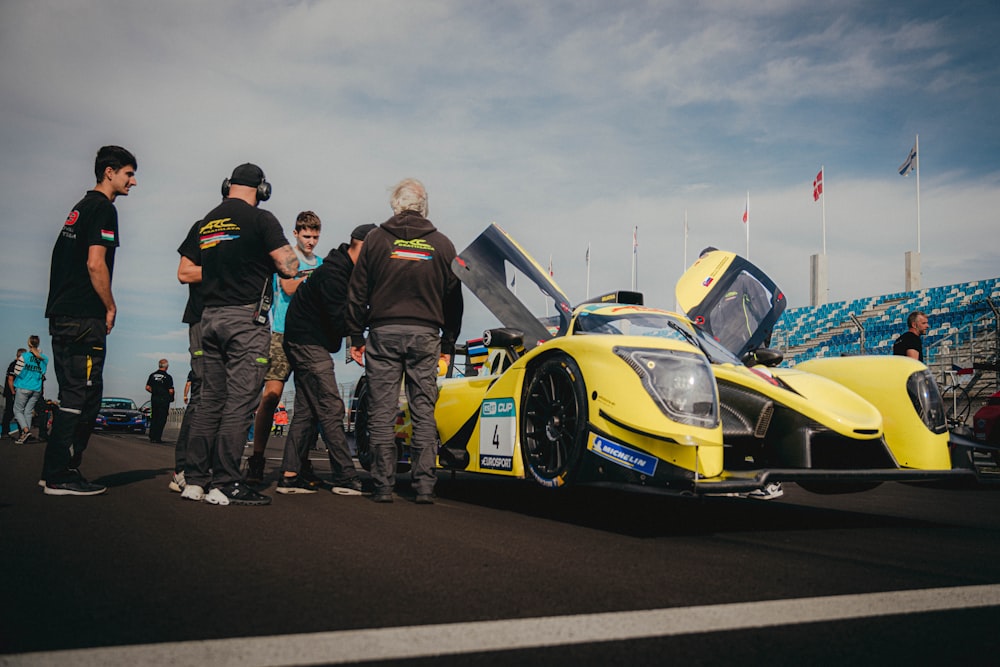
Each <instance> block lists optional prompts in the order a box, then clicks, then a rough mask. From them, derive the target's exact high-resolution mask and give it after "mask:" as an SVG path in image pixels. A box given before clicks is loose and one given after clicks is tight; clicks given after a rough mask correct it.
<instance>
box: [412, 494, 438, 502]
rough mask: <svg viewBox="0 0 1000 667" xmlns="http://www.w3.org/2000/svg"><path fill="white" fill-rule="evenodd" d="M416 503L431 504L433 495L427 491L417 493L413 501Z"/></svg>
mask: <svg viewBox="0 0 1000 667" xmlns="http://www.w3.org/2000/svg"><path fill="white" fill-rule="evenodd" d="M413 502H415V503H416V504H418V505H433V504H434V496H433V495H431V494H429V493H418V494H417V497H416V499H415V500H414V501H413Z"/></svg>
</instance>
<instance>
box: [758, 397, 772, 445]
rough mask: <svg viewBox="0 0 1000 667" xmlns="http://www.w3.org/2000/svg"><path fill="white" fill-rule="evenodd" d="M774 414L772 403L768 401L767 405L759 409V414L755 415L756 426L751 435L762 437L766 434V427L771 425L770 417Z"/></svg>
mask: <svg viewBox="0 0 1000 667" xmlns="http://www.w3.org/2000/svg"><path fill="white" fill-rule="evenodd" d="M773 416H774V403H773V402H772V401H768V402H767V405H765V406H764V408H763V409H762V410H761V411H760V416H759V417H757V426H756V428H754V430H753V435H754V437H755V438H763V437H764V436H766V435H767V429H768V427H769V426H770V425H771V417H773Z"/></svg>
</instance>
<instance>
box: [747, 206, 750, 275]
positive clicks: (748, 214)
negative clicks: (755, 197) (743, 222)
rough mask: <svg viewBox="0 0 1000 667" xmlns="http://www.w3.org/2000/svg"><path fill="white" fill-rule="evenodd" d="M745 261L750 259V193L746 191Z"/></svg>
mask: <svg viewBox="0 0 1000 667" xmlns="http://www.w3.org/2000/svg"><path fill="white" fill-rule="evenodd" d="M747 259H750V191H749V190H747Z"/></svg>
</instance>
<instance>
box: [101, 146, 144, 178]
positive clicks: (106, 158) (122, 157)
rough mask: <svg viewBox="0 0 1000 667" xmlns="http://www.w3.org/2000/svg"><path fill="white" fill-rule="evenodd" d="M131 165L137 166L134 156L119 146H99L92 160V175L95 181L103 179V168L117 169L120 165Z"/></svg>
mask: <svg viewBox="0 0 1000 667" xmlns="http://www.w3.org/2000/svg"><path fill="white" fill-rule="evenodd" d="M128 166H132V167H135V168H136V169H138V168H139V163H138V162H136V159H135V156H134V155H132V153H131V152H129V151H127V150H125V149H124V148H122V147H121V146H101V149H100V150H99V151H97V158H96V159H95V160H94V176H96V177H97V182H98V183H100V182H101V181H103V180H104V170H105V169H107V168H108V167H111V169H112V170H113V171H118V170H119V169H121V168H122V167H128Z"/></svg>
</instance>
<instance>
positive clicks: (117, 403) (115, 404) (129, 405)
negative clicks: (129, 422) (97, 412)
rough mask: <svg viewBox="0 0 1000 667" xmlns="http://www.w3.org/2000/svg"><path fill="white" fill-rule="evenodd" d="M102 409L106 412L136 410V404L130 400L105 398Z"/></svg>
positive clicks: (102, 400) (102, 401)
mask: <svg viewBox="0 0 1000 667" xmlns="http://www.w3.org/2000/svg"><path fill="white" fill-rule="evenodd" d="M101 407H102V408H104V409H105V410H135V403H134V402H132V399H129V398H103V399H101Z"/></svg>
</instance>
